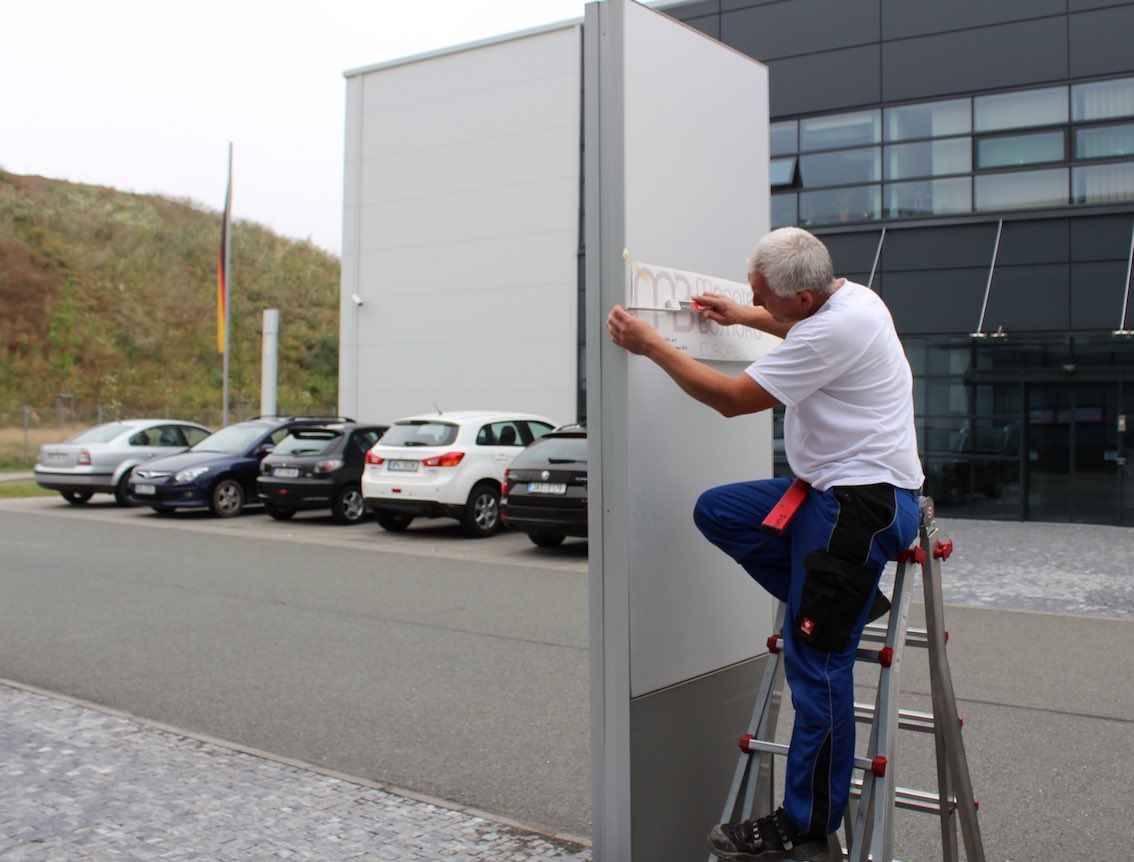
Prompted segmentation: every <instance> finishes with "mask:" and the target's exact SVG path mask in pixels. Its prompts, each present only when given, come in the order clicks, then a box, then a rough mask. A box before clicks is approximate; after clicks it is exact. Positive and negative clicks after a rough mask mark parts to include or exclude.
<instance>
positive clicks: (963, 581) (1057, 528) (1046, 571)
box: [884, 517, 1134, 620]
mask: <svg viewBox="0 0 1134 862" xmlns="http://www.w3.org/2000/svg"><path fill="white" fill-rule="evenodd" d="M937 526H938V532H939V538H941V539H952V540H953V555H952V556H951V557H950V558H949V559H948V560H947V561H946V562H945V563H944V564H943V565H942V592H943V597H944V599H945V602H946V603H948V604H955V605H972V606H975V607H983V608H1002V609H1005V610H1017V611H1040V612H1047V613H1060V614H1076V615H1080V616H1096V617H1112V618H1117V619H1127V620H1134V578H1131V577H1130V573H1131V572H1132V571H1134V530H1132V529H1131V528H1130V527H1104V526H1097V525H1094V524H1047V523H1037V522H1020V521H976V520H965V519H961V518H945V517H938V518H937ZM891 568H892V567H891ZM884 580H885V579H884ZM918 589H919V590H920V586H919V587H918ZM914 595H915V597H916V596H919V595H920V593H915V594H914Z"/></svg>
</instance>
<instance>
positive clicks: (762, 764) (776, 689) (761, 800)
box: [737, 653, 784, 820]
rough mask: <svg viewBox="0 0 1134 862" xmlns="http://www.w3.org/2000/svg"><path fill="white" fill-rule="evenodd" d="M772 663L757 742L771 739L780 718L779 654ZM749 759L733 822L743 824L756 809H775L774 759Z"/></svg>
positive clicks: (761, 756)
mask: <svg viewBox="0 0 1134 862" xmlns="http://www.w3.org/2000/svg"><path fill="white" fill-rule="evenodd" d="M773 660H774V661H775V668H774V670H773V681H772V689H771V692H770V693H769V695H768V700H767V703H765V705H764V710H763V716H762V717H761V719H760V723H759V725H758V728H757V731H756V734H755V736H756V738H757V739H771V738H772V737H774V736H775V734H776V722H777V720H778V718H779V714H780V694H781V692H782V691H783V688H784V657H783V654H782V653H780V654H778V655H775V656H773V657H772V658H770V659H769V661H773ZM751 756H752V758H753V762H752V770H751V772H750V775H749V780H748V784H747V786H746V787H745V788H744V799H743V800H742V802H741V805H740V808H739V809H738V817H737V820H747V819H749V818H751V817H754V816H755V814H756V811H757V809H759V810H760V811H761V812H763V813H770V812H771V811H772V809H773V808H774V807H775V806H774V805H773V804H772V802H773V800H772V796H773V794H774V793H775V787H774V784H775V776H776V759H775V757H773V756H772V755H771V754H770V753H764V752H759V753H756V754H753V755H751Z"/></svg>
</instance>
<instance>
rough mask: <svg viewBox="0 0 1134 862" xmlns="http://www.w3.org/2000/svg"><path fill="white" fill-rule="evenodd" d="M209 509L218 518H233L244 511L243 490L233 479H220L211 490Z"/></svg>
mask: <svg viewBox="0 0 1134 862" xmlns="http://www.w3.org/2000/svg"><path fill="white" fill-rule="evenodd" d="M209 509H210V511H212V513H213V514H214V515H216V516H217V517H218V518H234V517H236V516H237V515H239V514H240V513H241V512H243V511H244V488H243V486H242V485H241V484H240V483H239V482H238V481H236V480H235V479H221V480H220V481H219V482H217V486H216V487H215V488H213V498H212V501H211V502H210V503H209Z"/></svg>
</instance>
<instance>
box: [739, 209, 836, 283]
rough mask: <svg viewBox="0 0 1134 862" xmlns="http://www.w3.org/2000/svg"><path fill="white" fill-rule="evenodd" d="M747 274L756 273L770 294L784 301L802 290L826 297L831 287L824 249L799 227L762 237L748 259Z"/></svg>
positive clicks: (832, 272)
mask: <svg viewBox="0 0 1134 862" xmlns="http://www.w3.org/2000/svg"><path fill="white" fill-rule="evenodd" d="M748 272H749V274H752V273H754V272H758V273H760V275H762V276H764V280H765V281H767V282H768V288H769V289H770V290H771V291H772V293H774V294H776V295H777V296H780V297H783V298H784V299H790V298H791V297H793V296H795V295H796V294H798V293H800V292H801V291H804V290H810V291H812V292H813V293H817V294H820V295H826V294H828V293H830V292H831V288H833V287H834V286H835V269H834V265H833V264H832V263H831V253H830V252H829V251H827V246H825V245H823V243H822V241H821V240H820V239H819V238H818V237H817V236H815V234H813V233H809V232H808V231H805V230H804V229H803V228H799V227H781V228H777V229H776V230H774V231H772V232H771V233H769V234H767V235H765V236H764V237H763V238H762V239H761V240H760V241H759V242H758V243H756V249H755V250H754V251H753V252H752V255H751V257H749V258H748Z"/></svg>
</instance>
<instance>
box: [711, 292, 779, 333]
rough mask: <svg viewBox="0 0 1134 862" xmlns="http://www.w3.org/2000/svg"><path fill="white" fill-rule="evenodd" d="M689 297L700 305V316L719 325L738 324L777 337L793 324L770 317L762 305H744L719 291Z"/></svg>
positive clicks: (770, 314)
mask: <svg viewBox="0 0 1134 862" xmlns="http://www.w3.org/2000/svg"><path fill="white" fill-rule="evenodd" d="M690 298H691V299H692V300H693V301H694V302H695V303H697V304H698V305H699V306H701V311H700V314H701V316H702V317H704V318H706V319H708V320H711V321H713V322H714V323H719V324H720V325H721V326H732V325H733V324H740V325H741V326H750V327H751V328H753V329H759V330H760V331H761V332H767V333H769V334H770V335H774V336H776V337H777V338H783V337H785V336H786V335H787V333H788V330H789V329H791V328H792V325H793V324H792V323H789V322H785V321H782V320H776V319H775V318H774V317H772V313H771V312H770V311H768V309H766V308H764V307H763V306H757V305H746V304H744V303H740V302H737V301H736V300H734V299H729V298H728V297H727V296H724V295H722V294H719V293H702V294H701V295H700V296H693V297H690Z"/></svg>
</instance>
